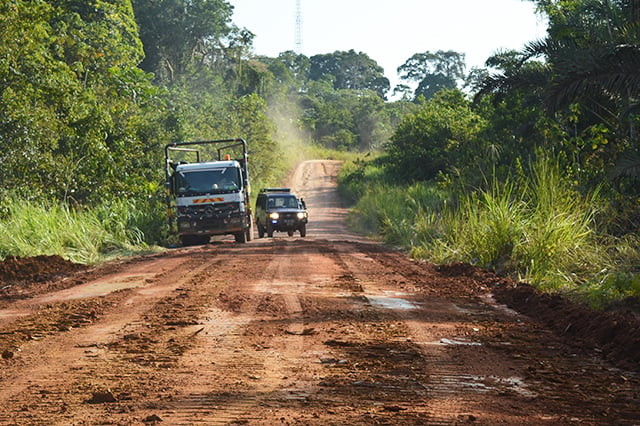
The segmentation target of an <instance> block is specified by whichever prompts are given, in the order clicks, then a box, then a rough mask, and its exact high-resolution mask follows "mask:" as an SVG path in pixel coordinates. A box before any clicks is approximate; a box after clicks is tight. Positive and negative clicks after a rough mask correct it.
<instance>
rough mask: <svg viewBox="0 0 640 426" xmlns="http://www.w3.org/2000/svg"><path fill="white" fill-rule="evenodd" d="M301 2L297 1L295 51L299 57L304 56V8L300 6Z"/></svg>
mask: <svg viewBox="0 0 640 426" xmlns="http://www.w3.org/2000/svg"><path fill="white" fill-rule="evenodd" d="M300 2H301V0H296V33H295V42H296V47H295V51H296V53H297V54H299V55H301V54H302V6H301V5H300Z"/></svg>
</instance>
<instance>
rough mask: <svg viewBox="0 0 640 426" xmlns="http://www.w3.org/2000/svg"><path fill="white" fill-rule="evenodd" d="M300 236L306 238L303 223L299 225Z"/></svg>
mask: <svg viewBox="0 0 640 426" xmlns="http://www.w3.org/2000/svg"><path fill="white" fill-rule="evenodd" d="M300 236H301V237H306V236H307V224H306V223H303V224H302V225H300Z"/></svg>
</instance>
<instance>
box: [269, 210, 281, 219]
mask: <svg viewBox="0 0 640 426" xmlns="http://www.w3.org/2000/svg"><path fill="white" fill-rule="evenodd" d="M269 217H270V218H271V219H278V218H280V213H277V212H273V213H270V214H269Z"/></svg>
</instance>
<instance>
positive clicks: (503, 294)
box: [493, 283, 640, 371]
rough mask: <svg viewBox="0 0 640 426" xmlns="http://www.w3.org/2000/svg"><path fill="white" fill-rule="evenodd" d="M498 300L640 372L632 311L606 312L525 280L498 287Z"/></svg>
mask: <svg viewBox="0 0 640 426" xmlns="http://www.w3.org/2000/svg"><path fill="white" fill-rule="evenodd" d="M493 292H494V296H495V299H496V300H497V301H498V302H500V303H503V304H505V305H507V306H508V307H509V308H511V309H514V310H517V311H518V312H520V313H522V314H524V315H527V316H528V317H529V318H531V319H533V320H535V321H538V322H540V323H542V324H544V325H545V326H546V327H548V328H550V329H551V330H553V331H554V332H555V333H556V334H559V335H561V336H562V337H563V338H564V340H565V341H566V342H567V343H568V344H570V345H571V346H574V347H579V348H591V349H592V350H594V351H596V352H597V353H600V354H602V356H603V357H604V358H606V359H608V360H610V361H611V362H613V363H614V364H616V365H617V366H619V367H622V368H625V369H630V370H633V371H640V321H639V320H638V317H637V316H636V315H635V314H633V313H632V312H602V311H597V310H594V309H592V308H590V307H588V306H586V305H582V304H580V303H576V302H574V301H572V300H569V299H567V298H565V297H562V296H560V295H557V294H546V293H541V292H540V291H538V290H536V289H535V288H534V287H532V286H530V285H528V284H524V283H512V284H511V285H501V286H496V287H495V288H494V289H493Z"/></svg>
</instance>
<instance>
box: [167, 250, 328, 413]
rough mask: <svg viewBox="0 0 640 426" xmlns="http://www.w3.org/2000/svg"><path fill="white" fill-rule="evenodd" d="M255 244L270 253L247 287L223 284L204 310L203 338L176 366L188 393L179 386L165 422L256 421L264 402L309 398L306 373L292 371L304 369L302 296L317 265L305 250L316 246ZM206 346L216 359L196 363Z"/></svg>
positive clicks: (263, 253) (306, 333) (203, 356)
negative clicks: (219, 301)
mask: <svg viewBox="0 0 640 426" xmlns="http://www.w3.org/2000/svg"><path fill="white" fill-rule="evenodd" d="M254 249H255V250H256V252H257V253H260V255H261V256H269V260H268V264H267V265H266V267H264V268H263V269H261V270H259V271H256V272H252V273H250V274H249V275H250V276H254V275H255V276H256V279H255V280H253V281H252V280H247V283H246V284H247V286H246V287H245V288H242V287H243V286H240V287H238V288H236V289H235V290H234V289H233V288H232V287H233V285H231V286H230V287H229V288H226V289H225V290H224V291H223V294H224V299H225V302H226V306H224V305H223V306H222V308H221V307H219V306H215V307H212V308H211V309H210V310H209V311H208V313H207V315H206V319H207V324H206V325H205V327H204V330H203V333H201V336H202V339H203V340H204V342H203V343H201V344H199V345H197V347H196V348H195V349H194V351H192V352H191V353H190V354H189V356H187V357H185V360H184V362H185V364H184V365H182V366H181V369H182V374H183V375H184V376H185V381H187V380H189V379H188V378H187V377H189V376H191V377H192V378H191V380H189V385H188V388H190V389H191V391H189V392H186V391H187V389H186V388H184V387H181V388H179V389H178V390H177V393H178V394H180V395H181V396H180V397H178V398H176V399H175V400H174V401H173V402H171V403H170V404H168V405H167V406H166V409H165V411H164V412H163V413H162V414H161V417H162V418H163V419H165V420H167V421H168V422H169V423H171V424H208V425H209V424H210V425H216V424H240V423H250V424H262V423H261V422H262V421H264V413H263V410H264V409H265V406H266V407H269V406H272V405H273V406H278V405H281V404H282V402H283V401H284V402H285V403H286V402H291V401H304V400H305V399H306V398H307V397H308V395H309V392H310V389H311V387H312V385H311V384H310V383H308V379H307V378H305V376H306V375H307V373H305V376H300V375H298V372H300V371H304V370H308V368H309V363H310V360H309V357H310V355H309V353H308V349H309V348H307V347H306V344H305V340H306V339H307V337H308V336H309V335H311V334H312V333H313V331H310V330H311V329H310V328H308V327H306V325H305V319H304V309H303V307H302V304H301V301H300V298H301V296H302V294H303V293H304V292H305V287H306V286H307V285H308V284H310V283H312V281H313V275H314V272H313V270H314V268H315V267H316V266H317V264H316V263H313V264H312V263H311V258H310V257H309V256H308V255H307V251H308V250H311V251H315V249H313V248H311V249H309V248H308V247H306V246H304V245H303V247H302V248H301V247H300V246H298V245H296V246H292V245H290V244H288V243H287V242H286V241H278V240H272V241H270V242H267V243H266V244H265V245H263V246H262V247H259V248H254ZM246 251H247V250H243V252H244V253H245V254H246ZM314 260H315V261H317V258H316V257H314ZM328 261H329V263H331V260H330V259H329V260H328ZM247 267H248V265H244V266H243V268H247ZM330 267H331V266H330ZM310 277H311V278H310ZM236 284H237V283H236ZM251 295H253V296H251ZM237 300H240V301H242V303H240V304H239V305H238V304H237V303H236V302H235V301H237ZM248 336H249V338H248ZM204 348H207V349H208V350H210V351H211V352H212V353H213V354H215V361H212V362H200V363H198V362H197V360H198V359H201V360H204V359H207V358H206V353H205V352H203V350H202V349H204ZM311 356H312V357H313V356H314V355H311ZM221 378H224V380H225V383H228V384H229V385H228V386H226V387H225V390H224V391H222V390H220V389H219V386H218V387H217V386H216V381H217V379H221ZM196 390H197V391H196ZM269 422H270V421H267V423H265V424H270V423H269Z"/></svg>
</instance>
